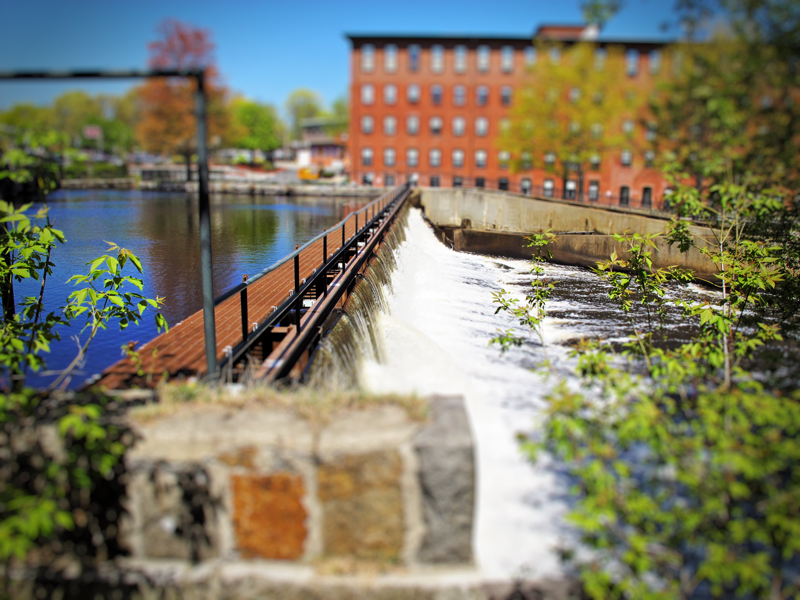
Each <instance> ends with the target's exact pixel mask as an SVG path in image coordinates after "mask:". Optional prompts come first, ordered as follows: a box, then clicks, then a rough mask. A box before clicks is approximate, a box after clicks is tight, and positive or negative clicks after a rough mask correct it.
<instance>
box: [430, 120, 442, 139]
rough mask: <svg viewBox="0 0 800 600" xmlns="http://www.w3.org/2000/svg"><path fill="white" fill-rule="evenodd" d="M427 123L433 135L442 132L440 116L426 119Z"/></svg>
mask: <svg viewBox="0 0 800 600" xmlns="http://www.w3.org/2000/svg"><path fill="white" fill-rule="evenodd" d="M428 125H430V128H431V133H432V134H433V135H439V134H440V133H442V118H441V117H431V119H430V121H428Z"/></svg>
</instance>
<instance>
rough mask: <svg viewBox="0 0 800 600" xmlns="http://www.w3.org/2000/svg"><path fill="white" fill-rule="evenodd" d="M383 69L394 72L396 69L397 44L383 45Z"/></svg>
mask: <svg viewBox="0 0 800 600" xmlns="http://www.w3.org/2000/svg"><path fill="white" fill-rule="evenodd" d="M383 70H384V71H386V72H387V73H394V72H395V71H396V70H397V46H395V45H394V44H387V45H386V46H384V47H383Z"/></svg>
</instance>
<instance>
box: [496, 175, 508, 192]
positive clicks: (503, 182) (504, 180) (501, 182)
mask: <svg viewBox="0 0 800 600" xmlns="http://www.w3.org/2000/svg"><path fill="white" fill-rule="evenodd" d="M497 189H498V190H503V191H506V192H507V191H508V177H501V178H500V179H498V180H497Z"/></svg>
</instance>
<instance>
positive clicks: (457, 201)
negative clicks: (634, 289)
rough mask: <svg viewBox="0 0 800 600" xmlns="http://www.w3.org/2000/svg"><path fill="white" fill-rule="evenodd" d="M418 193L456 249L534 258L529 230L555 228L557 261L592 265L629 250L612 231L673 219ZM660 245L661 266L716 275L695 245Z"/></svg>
mask: <svg viewBox="0 0 800 600" xmlns="http://www.w3.org/2000/svg"><path fill="white" fill-rule="evenodd" d="M416 194H417V195H416V200H415V202H416V204H417V205H418V206H420V207H421V208H422V209H423V210H424V212H425V217H426V218H427V219H428V220H429V221H430V222H431V223H432V224H433V225H434V226H435V227H437V228H438V229H439V233H440V235H441V236H442V240H443V241H445V242H449V244H451V245H452V246H453V248H454V249H456V250H460V251H467V252H478V253H481V254H494V255H496V256H510V257H515V258H530V256H531V249H530V248H529V247H527V243H526V238H527V236H529V235H530V234H531V233H534V232H538V231H543V230H547V229H550V230H552V231H553V232H555V233H556V234H557V239H556V241H555V242H554V243H552V244H551V245H550V246H549V247H548V249H549V250H550V251H551V252H552V254H553V259H552V260H553V261H554V262H557V263H562V264H571V265H581V266H589V267H593V266H595V264H596V263H597V261H599V260H608V257H609V256H610V255H611V253H612V252H614V251H616V252H617V253H618V254H619V255H620V256H624V255H625V247H624V245H623V244H620V243H619V242H616V241H615V240H614V239H613V237H612V234H615V233H617V234H621V233H625V232H626V231H628V232H631V233H640V234H651V233H656V234H657V233H663V232H664V229H665V227H666V225H667V223H668V221H669V216H668V215H663V214H647V213H644V212H635V211H623V210H619V209H614V208H607V207H598V206H590V205H587V204H581V203H578V202H567V201H563V200H555V199H547V198H532V197H530V196H523V195H521V194H513V193H510V192H500V191H494V190H477V189H459V188H452V189H449V188H420V189H419V190H418V191H417V193H416ZM690 229H691V231H692V233H693V234H694V235H697V236H699V237H710V232H708V231H707V230H705V229H703V228H701V227H697V226H694V225H692V226H690ZM656 245H657V249H656V251H655V252H654V254H653V263H654V266H655V267H656V268H659V267H667V266H670V265H678V266H681V267H683V268H687V269H692V270H693V271H694V272H695V274H696V275H697V277H698V278H700V279H712V278H713V276H714V273H716V268H715V267H714V264H713V263H712V262H711V261H710V260H709V259H708V258H707V257H706V256H704V255H703V254H702V253H701V252H699V251H698V250H696V249H690V251H689V252H686V253H680V252H679V251H678V249H677V248H673V247H670V246H669V244H667V243H666V241H665V240H664V239H663V238H660V239H657V240H656Z"/></svg>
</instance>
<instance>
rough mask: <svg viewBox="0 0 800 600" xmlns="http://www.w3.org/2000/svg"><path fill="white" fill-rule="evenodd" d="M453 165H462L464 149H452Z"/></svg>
mask: <svg viewBox="0 0 800 600" xmlns="http://www.w3.org/2000/svg"><path fill="white" fill-rule="evenodd" d="M453 166H454V167H463V166H464V151H463V150H453Z"/></svg>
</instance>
